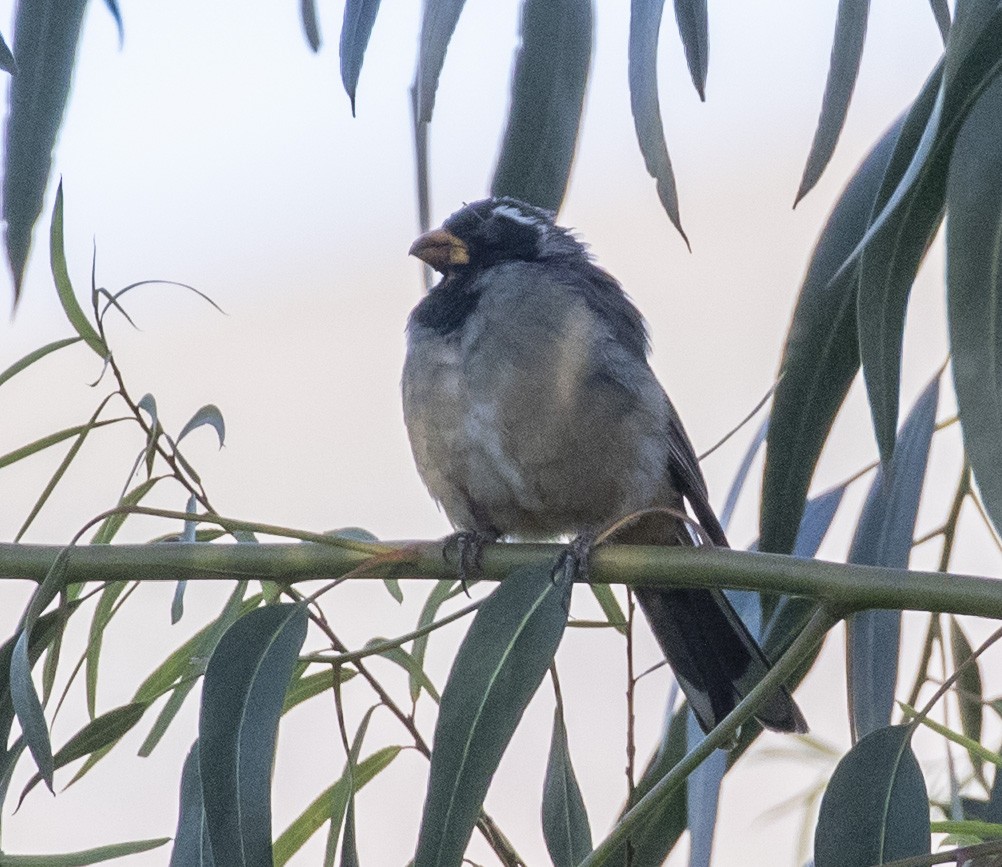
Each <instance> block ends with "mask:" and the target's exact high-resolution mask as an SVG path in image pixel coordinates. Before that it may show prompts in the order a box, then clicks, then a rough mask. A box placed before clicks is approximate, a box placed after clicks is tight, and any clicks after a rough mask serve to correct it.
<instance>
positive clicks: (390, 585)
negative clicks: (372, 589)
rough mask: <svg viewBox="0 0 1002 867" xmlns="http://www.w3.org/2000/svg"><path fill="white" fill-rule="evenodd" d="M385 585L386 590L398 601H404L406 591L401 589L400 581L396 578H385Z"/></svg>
mask: <svg viewBox="0 0 1002 867" xmlns="http://www.w3.org/2000/svg"><path fill="white" fill-rule="evenodd" d="M383 586H384V587H385V588H386V592H387V593H389V594H390V596H392V597H393V599H394V601H396V602H403V601H404V591H403V590H401V589H400V581H399V580H398V579H396V578H384V579H383Z"/></svg>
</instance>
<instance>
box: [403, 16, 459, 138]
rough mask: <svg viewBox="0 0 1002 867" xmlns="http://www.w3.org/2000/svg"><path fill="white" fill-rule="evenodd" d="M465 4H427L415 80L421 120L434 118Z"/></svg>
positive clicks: (417, 107) (417, 104)
mask: <svg viewBox="0 0 1002 867" xmlns="http://www.w3.org/2000/svg"><path fill="white" fill-rule="evenodd" d="M465 3H466V0H428V2H426V3H425V4H424V16H423V17H422V19H421V41H420V42H419V43H418V68H417V77H416V79H415V82H414V89H415V95H414V102H415V106H416V108H415V117H416V118H417V120H418V121H419V122H420V123H429V122H430V121H431V114H432V111H434V109H435V91H436V90H438V79H439V76H440V75H441V74H442V66H443V65H444V63H445V52H446V49H447V48H448V47H449V41H450V40H451V39H452V34H453V32H454V31H455V29H456V24H457V23H458V22H459V13H460V12H462V11H463V6H464V5H465Z"/></svg>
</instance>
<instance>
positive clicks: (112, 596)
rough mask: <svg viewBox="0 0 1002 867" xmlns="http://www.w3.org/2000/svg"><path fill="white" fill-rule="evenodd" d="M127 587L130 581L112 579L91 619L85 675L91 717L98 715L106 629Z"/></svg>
mask: <svg viewBox="0 0 1002 867" xmlns="http://www.w3.org/2000/svg"><path fill="white" fill-rule="evenodd" d="M126 587H128V583H127V582H125V581H112V582H111V583H109V584H108V586H107V587H105V588H104V590H102V591H101V595H100V597H98V600H97V605H96V606H95V607H94V616H93V617H92V618H91V621H90V633H89V635H88V636H87V650H86V664H85V669H84V675H85V680H86V693H87V714H88V715H89V716H90V718H91V719H94V717H95V716H96V708H97V677H98V671H99V665H98V663H99V662H100V659H101V645H102V643H103V641H104V630H105V629H107V627H108V624H109V623H110V622H111V618H112V616H113V615H114V611H115V603H116V602H117V601H118V598H119V596H121V595H122V593H124V592H125V588H126Z"/></svg>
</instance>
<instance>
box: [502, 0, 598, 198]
mask: <svg viewBox="0 0 1002 867" xmlns="http://www.w3.org/2000/svg"><path fill="white" fill-rule="evenodd" d="M520 36H521V40H520V47H519V49H518V54H517V56H516V58H515V72H514V74H513V76H512V85H511V107H510V108H509V110H508V122H507V125H506V126H505V131H504V136H503V138H502V142H501V153H500V154H499V156H498V163H497V167H496V168H495V170H494V179H493V181H492V182H491V195H493V196H514V197H515V198H516V199H521V200H522V201H525V202H529V203H530V204H533V205H536V206H537V207H540V208H545V209H546V210H549V211H557V210H559V208H560V203H561V202H562V201H563V198H564V192H565V191H566V189H567V182H568V179H569V177H570V171H571V162H572V161H573V159H574V150H575V147H576V145H577V138H578V127H579V126H580V124H581V112H582V110H583V108H584V94H585V87H586V85H587V83H588V67H589V65H590V63H591V46H592V8H591V0H525V2H524V3H523V4H522V24H521V31H520Z"/></svg>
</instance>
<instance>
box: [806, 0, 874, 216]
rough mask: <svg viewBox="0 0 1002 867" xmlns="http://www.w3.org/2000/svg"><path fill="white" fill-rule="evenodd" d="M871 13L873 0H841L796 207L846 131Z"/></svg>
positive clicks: (811, 186) (822, 170)
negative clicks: (818, 111)
mask: <svg viewBox="0 0 1002 867" xmlns="http://www.w3.org/2000/svg"><path fill="white" fill-rule="evenodd" d="M869 15H870V0H839V4H838V17H837V18H836V21H835V39H834V41H833V42H832V57H831V64H830V65H829V67H828V81H827V83H826V84H825V95H824V98H823V99H822V100H821V117H820V118H819V119H818V128H817V131H816V132H815V133H814V141H813V142H812V143H811V152H810V154H809V155H808V157H807V165H806V166H805V167H804V176H803V177H802V178H801V179H800V189H799V190H797V198H796V200H795V201H794V203H793V205H794V207H796V206H797V202H799V201H800V200H801V199H802V198H803V197H804V196H806V195H807V194H808V193H809V192H810V191H811V190H812V189H813V187H814V185H815V184H816V183H817V182H818V179H819V178H820V177H821V175H822V173H823V172H824V170H825V168H826V166H827V165H828V161H829V160H830V159H831V157H832V154H833V153H834V152H835V145H836V144H837V142H838V138H839V136H840V135H841V134H842V127H843V126H844V125H845V116H846V114H847V113H848V111H849V101H850V100H851V99H852V91H853V89H854V88H855V86H856V76H857V75H858V74H859V62H860V60H861V59H862V57H863V43H864V42H865V41H866V23H867V19H868V18H869Z"/></svg>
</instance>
